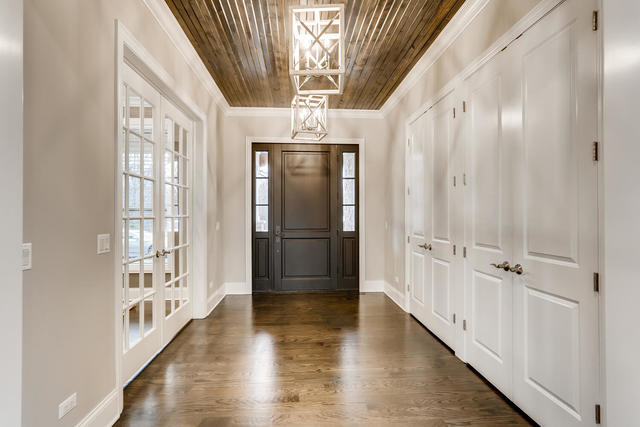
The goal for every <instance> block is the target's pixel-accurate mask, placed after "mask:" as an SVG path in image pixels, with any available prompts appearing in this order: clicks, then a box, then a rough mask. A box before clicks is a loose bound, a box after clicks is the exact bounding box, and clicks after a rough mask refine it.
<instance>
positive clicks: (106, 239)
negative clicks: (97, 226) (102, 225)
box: [98, 234, 111, 255]
mask: <svg viewBox="0 0 640 427" xmlns="http://www.w3.org/2000/svg"><path fill="white" fill-rule="evenodd" d="M109 252H111V234H98V255H101V254H108V253H109Z"/></svg>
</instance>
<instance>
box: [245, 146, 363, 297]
mask: <svg viewBox="0 0 640 427" xmlns="http://www.w3.org/2000/svg"><path fill="white" fill-rule="evenodd" d="M359 155H360V153H359V147H358V145H356V144H353V145H352V144H308V143H307V144H277V143H274V144H268V143H254V144H252V146H251V159H252V160H251V171H252V172H251V212H252V214H251V218H252V219H251V266H252V268H251V272H252V274H251V276H250V277H251V280H252V290H253V292H296V291H298V292H300V291H335V290H358V287H359V278H360V265H359V264H360V263H359V260H360V255H359V252H360V251H359V246H360V236H359V229H360V226H361V225H360V218H359V215H358V212H359V205H360V200H359V199H360V189H359V179H360V177H359V175H360V174H359V169H360V165H359Z"/></svg>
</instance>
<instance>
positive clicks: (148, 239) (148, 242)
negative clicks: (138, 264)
mask: <svg viewBox="0 0 640 427" xmlns="http://www.w3.org/2000/svg"><path fill="white" fill-rule="evenodd" d="M151 254H153V220H152V219H145V220H144V249H143V255H144V256H149V255H151ZM151 262H153V259H152V258H146V259H145V263H147V264H151Z"/></svg>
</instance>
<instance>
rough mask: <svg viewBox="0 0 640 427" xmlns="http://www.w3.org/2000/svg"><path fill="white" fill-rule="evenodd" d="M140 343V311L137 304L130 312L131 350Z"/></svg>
mask: <svg viewBox="0 0 640 427" xmlns="http://www.w3.org/2000/svg"><path fill="white" fill-rule="evenodd" d="M138 341H140V309H139V304H136V305H135V306H133V308H131V309H130V310H129V348H131V347H133V346H134V345H136V343H137V342H138Z"/></svg>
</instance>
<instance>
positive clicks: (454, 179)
mask: <svg viewBox="0 0 640 427" xmlns="http://www.w3.org/2000/svg"><path fill="white" fill-rule="evenodd" d="M453 186H454V187H455V186H456V176H455V175H454V176H453Z"/></svg>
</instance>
